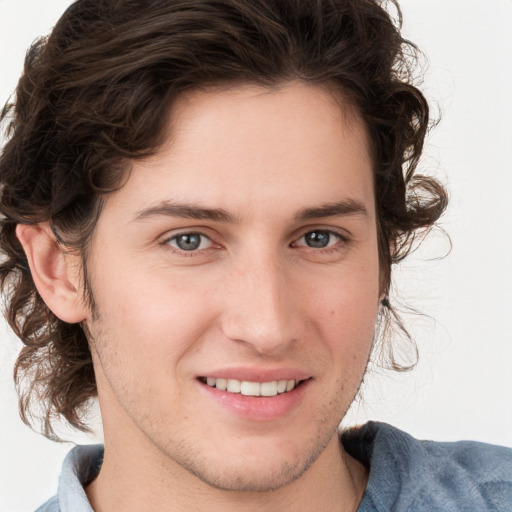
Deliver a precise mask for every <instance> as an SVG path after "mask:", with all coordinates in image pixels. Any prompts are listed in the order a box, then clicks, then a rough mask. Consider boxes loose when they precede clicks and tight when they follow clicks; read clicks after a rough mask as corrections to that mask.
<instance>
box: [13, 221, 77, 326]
mask: <svg viewBox="0 0 512 512" xmlns="http://www.w3.org/2000/svg"><path fill="white" fill-rule="evenodd" d="M16 236H17V237H18V240H19V241H20V243H21V245H22V247H23V250H24V251H25V254H26V256H27V261H28V265H29V267H30V272H31V274H32V279H33V280H34V283H35V285H36V288H37V290H38V292H39V294H40V295H41V297H42V298H43V300H44V301H45V302H46V305H47V306H48V307H49V308H50V309H51V311H52V312H53V313H54V314H55V315H56V316H57V317H58V318H60V319H61V320H63V321H64V322H68V323H77V322H81V321H83V320H85V319H86V317H87V308H86V306H85V303H84V300H83V299H82V293H81V290H80V283H79V271H78V269H79V264H80V263H79V258H78V256H73V255H71V254H69V253H67V252H66V251H65V249H64V248H63V247H62V246H61V245H60V244H59V243H58V242H57V240H56V239H55V235H54V233H53V232H52V230H51V228H50V226H49V225H48V224H47V223H41V224H35V225H27V224H18V226H17V227H16Z"/></svg>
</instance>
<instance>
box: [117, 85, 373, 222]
mask: <svg viewBox="0 0 512 512" xmlns="http://www.w3.org/2000/svg"><path fill="white" fill-rule="evenodd" d="M372 167H373V164H372V160H371V156H370V152H369V150H368V142H367V135H366V129H365V126H364V123H363V122H362V120H361V118H360V116H359V115H358V114H357V113H356V111H355V109H354V107H353V106H351V105H349V104H348V103H344V102H343V98H342V97H341V96H340V97H338V96H336V95H334V94H332V93H331V92H329V91H328V90H326V89H325V88H320V87H315V86H310V85H305V84H302V83H293V84H287V85H284V86H281V87H279V88H266V87H260V86H255V85H245V86H237V87H233V88H224V89H213V90H208V91H202V92H192V93H189V94H184V95H182V96H180V97H179V98H178V99H177V100H176V101H175V103H174V104H173V106H172V109H171V111H170V114H169V121H168V125H167V131H166V136H165V141H164V143H163V144H162V146H161V147H160V149H159V150H158V151H157V153H156V154H155V155H153V156H151V157H150V158H147V159H145V160H141V161H136V162H134V163H133V167H132V173H131V176H130V179H129V180H128V183H127V184H126V185H125V187H124V189H123V193H122V194H119V195H123V196H124V197H123V203H124V206H126V207H128V206H130V204H131V205H132V207H133V208H135V207H138V208H140V207H143V206H144V204H143V203H148V202H150V203H155V202H158V201H159V200H160V201H167V200H174V201H179V202H183V201H185V202H194V203H198V204H204V203H208V204H207V205H206V206H219V205H220V206H222V207H226V205H228V206H229V208H230V210H233V211H235V212H237V213H240V214H244V213H247V211H248V208H250V207H251V205H256V204H257V203H258V202H261V200H262V199H263V198H264V199H265V202H266V204H267V206H268V205H271V204H274V205H275V208H279V207H280V206H281V205H282V206H287V207H288V206H289V207H292V206H296V207H297V208H304V207H307V206H309V203H311V204H318V203H319V202H322V203H329V202H337V201H338V200H339V199H340V197H341V198H344V197H346V196H352V197H351V198H352V199H355V200H358V201H360V202H361V201H364V202H367V201H368V200H371V201H370V202H373V171H372ZM285 198H286V201H284V199H285ZM291 203H294V204H291Z"/></svg>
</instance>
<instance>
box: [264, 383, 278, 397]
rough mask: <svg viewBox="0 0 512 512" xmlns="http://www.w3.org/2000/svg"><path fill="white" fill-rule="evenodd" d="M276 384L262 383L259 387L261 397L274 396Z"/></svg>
mask: <svg viewBox="0 0 512 512" xmlns="http://www.w3.org/2000/svg"><path fill="white" fill-rule="evenodd" d="M276 395H277V382H276V381H274V382H263V384H262V385H261V396H276Z"/></svg>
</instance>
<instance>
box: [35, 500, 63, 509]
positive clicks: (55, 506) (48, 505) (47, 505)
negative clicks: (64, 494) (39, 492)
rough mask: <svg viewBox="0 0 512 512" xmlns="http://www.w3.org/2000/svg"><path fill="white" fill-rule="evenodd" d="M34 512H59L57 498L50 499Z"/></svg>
mask: <svg viewBox="0 0 512 512" xmlns="http://www.w3.org/2000/svg"><path fill="white" fill-rule="evenodd" d="M35 512H60V506H59V499H58V498H57V496H54V497H53V498H50V499H49V500H48V501H47V502H46V503H44V504H43V505H41V506H40V507H39V508H38V509H37V510H36V511H35Z"/></svg>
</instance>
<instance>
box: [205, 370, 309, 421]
mask: <svg viewBox="0 0 512 512" xmlns="http://www.w3.org/2000/svg"><path fill="white" fill-rule="evenodd" d="M310 382H311V380H305V381H303V382H301V383H300V385H299V386H297V387H296V388H294V389H293V390H292V391H288V392H287V393H280V394H278V395H275V396H265V397H256V396H246V395H242V394H241V393H229V392H228V391H222V390H220V389H217V388H213V387H211V386H208V384H204V383H202V382H200V381H198V383H199V385H200V386H201V388H202V389H203V390H204V391H205V392H206V393H208V395H209V396H210V397H211V398H213V399H214V400H215V401H216V402H217V403H219V404H220V405H222V406H223V407H224V408H225V409H227V410H229V411H231V412H233V413H235V414H236V415H237V416H239V417H240V418H241V419H244V420H249V421H275V420H278V419H280V418H283V417H285V416H287V415H288V414H290V413H291V412H292V411H293V410H295V409H296V408H297V407H299V405H300V403H301V402H302V399H303V398H304V394H305V392H306V388H307V387H308V386H309V384H310Z"/></svg>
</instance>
